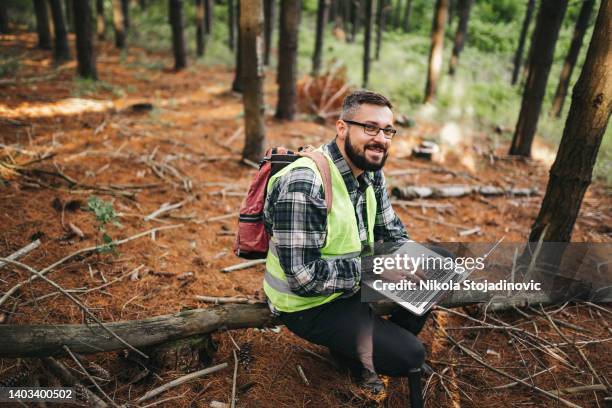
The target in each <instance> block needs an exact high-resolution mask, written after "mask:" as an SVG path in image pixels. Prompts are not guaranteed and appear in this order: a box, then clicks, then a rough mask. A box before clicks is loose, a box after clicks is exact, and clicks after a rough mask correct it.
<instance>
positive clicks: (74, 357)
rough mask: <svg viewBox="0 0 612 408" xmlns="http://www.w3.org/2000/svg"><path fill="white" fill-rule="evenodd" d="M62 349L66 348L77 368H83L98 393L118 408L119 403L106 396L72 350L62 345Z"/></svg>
mask: <svg viewBox="0 0 612 408" xmlns="http://www.w3.org/2000/svg"><path fill="white" fill-rule="evenodd" d="M63 349H64V350H66V352H67V353H68V354H69V355H70V357H72V359H73V360H74V362H75V363H76V364H77V365H78V366H79V368H80V369H81V370H83V372H84V373H85V375H86V376H87V378H88V379H89V381H91V383H92V384H93V385H94V386H95V387H96V388H97V389H98V391H100V393H101V394H102V396H103V397H104V398H105V399H106V400H107V401H108V402H110V403H111V405H112V406H114V407H116V408H119V405H117V404H116V403H115V401H113V399H112V398H111V397H109V396H108V394H107V393H105V392H104V390H103V389H102V388H101V387H100V386H99V385H98V383H97V382H96V380H94V379H93V377H92V376H91V375H90V374H89V373H88V372H87V370H86V369H85V367H83V364H81V362H80V361H79V359H78V358H76V356H75V355H74V354H73V353H72V350H70V348H69V347H68V346H66V345H65V346H64V347H63Z"/></svg>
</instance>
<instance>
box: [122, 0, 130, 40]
mask: <svg viewBox="0 0 612 408" xmlns="http://www.w3.org/2000/svg"><path fill="white" fill-rule="evenodd" d="M121 12H122V13H123V27H124V28H125V32H126V33H127V32H128V31H129V29H130V0H121Z"/></svg>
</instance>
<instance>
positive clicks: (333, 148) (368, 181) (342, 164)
mask: <svg viewBox="0 0 612 408" xmlns="http://www.w3.org/2000/svg"><path fill="white" fill-rule="evenodd" d="M323 149H324V150H325V152H326V153H327V154H328V155H329V157H330V158H331V159H332V161H333V162H334V164H335V165H336V167H337V168H338V171H339V172H340V174H341V175H342V178H343V179H344V184H346V189H347V190H348V191H349V192H351V191H354V190H357V189H358V188H359V187H360V186H361V190H362V191H365V189H366V188H367V187H368V186H370V185H372V181H373V174H372V172H370V171H364V172H363V173H362V174H361V175H360V176H359V177H355V175H354V174H353V172H352V171H351V168H350V167H349V165H348V163H347V162H346V160H345V159H344V156H342V153H341V152H340V148H339V147H338V144H337V143H336V139H335V138H334V139H333V140H332V141H331V142H329V143H328V144H326V145H324V146H323Z"/></svg>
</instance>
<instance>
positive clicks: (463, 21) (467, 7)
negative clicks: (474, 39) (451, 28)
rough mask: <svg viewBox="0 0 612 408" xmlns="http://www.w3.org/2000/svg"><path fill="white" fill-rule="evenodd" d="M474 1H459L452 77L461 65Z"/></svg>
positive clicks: (451, 63)
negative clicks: (461, 56) (460, 58)
mask: <svg viewBox="0 0 612 408" xmlns="http://www.w3.org/2000/svg"><path fill="white" fill-rule="evenodd" d="M472 1H473V0H459V3H458V6H459V10H460V11H459V25H458V26H457V32H456V33H455V43H454V45H453V54H452V56H451V60H450V67H449V69H448V73H449V74H450V75H451V76H452V75H455V71H456V70H457V64H458V63H459V54H461V51H463V47H464V45H465V40H466V38H467V32H468V22H469V20H470V11H471V8H472Z"/></svg>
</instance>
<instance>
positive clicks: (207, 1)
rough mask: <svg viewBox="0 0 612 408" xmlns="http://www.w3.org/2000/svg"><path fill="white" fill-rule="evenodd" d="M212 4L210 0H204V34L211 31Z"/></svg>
mask: <svg viewBox="0 0 612 408" xmlns="http://www.w3.org/2000/svg"><path fill="white" fill-rule="evenodd" d="M213 6H214V4H213V2H212V0H204V8H205V9H206V13H205V14H206V20H205V28H206V34H208V35H210V33H212V25H213V14H214V8H213Z"/></svg>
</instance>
